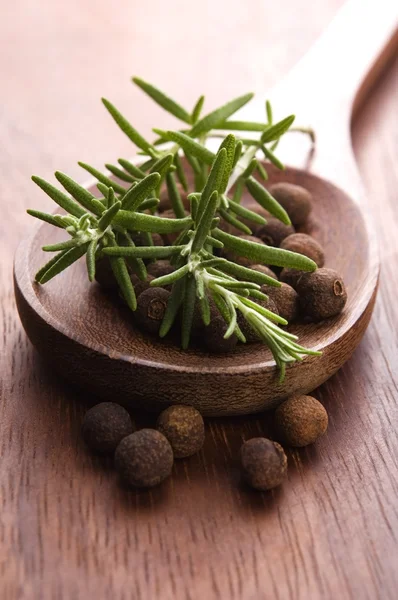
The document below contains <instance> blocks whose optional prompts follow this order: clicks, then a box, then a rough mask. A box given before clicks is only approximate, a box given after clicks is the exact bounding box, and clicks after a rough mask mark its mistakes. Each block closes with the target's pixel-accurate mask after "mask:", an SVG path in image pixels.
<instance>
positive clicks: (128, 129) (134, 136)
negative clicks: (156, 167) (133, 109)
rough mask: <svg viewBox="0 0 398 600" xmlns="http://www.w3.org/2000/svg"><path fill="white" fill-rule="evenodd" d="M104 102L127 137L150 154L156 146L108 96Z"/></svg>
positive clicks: (103, 99)
mask: <svg viewBox="0 0 398 600" xmlns="http://www.w3.org/2000/svg"><path fill="white" fill-rule="evenodd" d="M102 102H103V104H104V106H105V108H106V109H107V110H108V112H109V113H110V115H111V116H112V118H113V119H114V121H115V122H116V123H117V125H119V127H120V129H121V130H122V131H123V133H125V134H126V135H127V137H128V138H129V139H130V140H131V141H132V142H133V144H135V145H136V146H138V148H141V150H144V152H147V153H148V154H150V153H151V152H150V151H152V152H153V151H154V148H153V147H152V146H151V144H150V143H149V142H147V141H146V139H145V138H143V137H142V135H141V134H140V133H138V131H137V130H136V129H134V127H133V126H132V125H131V124H130V123H129V122H128V121H127V119H126V118H125V117H124V116H123V115H122V114H121V113H120V112H119V111H118V110H117V108H116V107H115V106H113V104H111V103H110V102H109V100H106V98H102Z"/></svg>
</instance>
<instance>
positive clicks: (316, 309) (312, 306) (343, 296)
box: [296, 268, 347, 321]
mask: <svg viewBox="0 0 398 600" xmlns="http://www.w3.org/2000/svg"><path fill="white" fill-rule="evenodd" d="M296 291H297V293H298V295H299V302H300V307H301V310H302V312H303V314H304V315H305V316H306V317H308V318H310V319H311V320H313V321H322V319H327V318H329V317H334V316H335V315H338V314H339V313H341V311H342V310H343V308H344V306H345V304H346V302H347V291H346V288H345V285H344V281H343V279H342V277H341V276H340V275H339V274H338V273H337V272H336V271H334V270H333V269H326V268H323V269H318V270H317V271H314V272H313V273H303V275H302V276H301V277H300V279H299V280H298V282H297V285H296Z"/></svg>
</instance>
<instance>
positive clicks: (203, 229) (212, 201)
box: [191, 149, 226, 253]
mask: <svg viewBox="0 0 398 600" xmlns="http://www.w3.org/2000/svg"><path fill="white" fill-rule="evenodd" d="M221 152H222V153H224V157H225V154H226V151H225V149H224V150H221ZM220 154H221V153H220ZM224 160H225V159H224ZM202 197H203V194H202ZM217 201H218V192H217V190H214V192H213V193H212V194H211V196H210V198H209V201H208V203H207V206H206V208H205V210H204V212H203V214H202V217H201V219H200V221H199V225H198V227H197V229H196V231H195V237H194V239H193V242H192V248H191V252H192V253H194V252H199V250H201V249H202V248H203V244H204V243H205V242H206V239H207V236H208V235H209V233H210V228H211V224H212V221H213V217H214V213H215V211H216V209H217Z"/></svg>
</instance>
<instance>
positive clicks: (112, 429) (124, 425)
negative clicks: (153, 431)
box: [82, 402, 133, 454]
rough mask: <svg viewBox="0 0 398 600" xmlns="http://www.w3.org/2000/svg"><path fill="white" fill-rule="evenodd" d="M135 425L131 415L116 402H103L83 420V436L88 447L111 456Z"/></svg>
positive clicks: (90, 410)
mask: <svg viewBox="0 0 398 600" xmlns="http://www.w3.org/2000/svg"><path fill="white" fill-rule="evenodd" d="M132 431H133V424H132V422H131V418H130V415H129V413H128V412H127V410H126V409H125V408H123V406H120V404H116V403H115V402H101V403H100V404H97V405H96V406H93V407H92V408H90V409H89V410H88V411H87V412H86V414H85V416H84V419H83V423H82V435H83V439H84V441H85V442H86V444H87V446H89V448H91V449H92V450H95V451H96V452H100V453H102V454H111V453H113V452H114V451H115V449H116V447H117V445H118V444H119V442H120V441H121V440H122V439H123V438H125V437H126V436H128V435H130V434H131V433H132Z"/></svg>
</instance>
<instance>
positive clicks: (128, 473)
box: [115, 429, 173, 488]
mask: <svg viewBox="0 0 398 600" xmlns="http://www.w3.org/2000/svg"><path fill="white" fill-rule="evenodd" d="M115 467H116V470H117V471H118V473H119V475H120V477H121V478H122V480H123V481H124V482H125V483H126V484H127V485H132V486H135V487H140V488H141V487H153V486H155V485H158V484H159V483H161V482H162V481H164V480H165V479H166V478H167V477H168V476H169V475H170V473H171V469H172V467H173V450H172V448H171V446H170V443H169V442H168V441H167V439H166V438H165V436H164V435H163V434H162V433H160V431H156V429H141V430H140V431H136V432H135V433H132V434H131V435H129V436H127V437H125V438H124V439H123V440H122V441H121V442H120V444H119V445H118V447H117V448H116V452H115Z"/></svg>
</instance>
